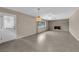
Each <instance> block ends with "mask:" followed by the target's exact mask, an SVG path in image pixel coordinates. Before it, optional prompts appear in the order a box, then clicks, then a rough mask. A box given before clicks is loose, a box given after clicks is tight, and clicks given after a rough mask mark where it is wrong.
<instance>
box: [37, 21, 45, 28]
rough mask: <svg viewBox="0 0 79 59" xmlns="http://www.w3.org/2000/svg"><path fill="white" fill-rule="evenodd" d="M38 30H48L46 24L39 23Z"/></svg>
mask: <svg viewBox="0 0 79 59" xmlns="http://www.w3.org/2000/svg"><path fill="white" fill-rule="evenodd" d="M38 29H46V22H38Z"/></svg>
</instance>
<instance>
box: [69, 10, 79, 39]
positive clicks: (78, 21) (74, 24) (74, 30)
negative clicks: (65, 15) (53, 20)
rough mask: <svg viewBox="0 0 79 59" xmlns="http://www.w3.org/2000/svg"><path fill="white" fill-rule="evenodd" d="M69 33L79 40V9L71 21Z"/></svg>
mask: <svg viewBox="0 0 79 59" xmlns="http://www.w3.org/2000/svg"><path fill="white" fill-rule="evenodd" d="M69 31H70V33H71V34H72V35H73V36H74V37H75V38H76V39H77V40H79V9H78V10H77V11H76V12H75V13H74V14H73V15H72V16H71V17H70V19H69Z"/></svg>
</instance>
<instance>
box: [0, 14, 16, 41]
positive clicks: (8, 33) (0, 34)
mask: <svg viewBox="0 0 79 59" xmlns="http://www.w3.org/2000/svg"><path fill="white" fill-rule="evenodd" d="M15 38H16V17H15V16H14V15H8V14H3V13H2V14H0V42H6V41H9V40H12V39H15Z"/></svg>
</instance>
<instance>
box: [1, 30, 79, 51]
mask: <svg viewBox="0 0 79 59" xmlns="http://www.w3.org/2000/svg"><path fill="white" fill-rule="evenodd" d="M77 51H78V52H79V42H78V41H77V40H76V39H75V38H74V37H73V36H72V35H71V34H70V33H69V32H61V31H59V32H53V31H47V32H44V33H40V34H38V35H32V36H29V37H25V38H21V39H17V40H13V41H9V42H6V43H3V44H0V52H77Z"/></svg>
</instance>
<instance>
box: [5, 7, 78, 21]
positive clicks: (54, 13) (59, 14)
mask: <svg viewBox="0 0 79 59" xmlns="http://www.w3.org/2000/svg"><path fill="white" fill-rule="evenodd" d="M6 8H8V9H12V10H15V11H18V12H21V13H24V14H28V15H30V16H34V17H35V16H37V8H38V7H6ZM76 9H77V8H76V7H40V16H41V17H42V18H43V19H46V20H57V19H59V20H60V19H67V18H69V17H70V16H71V15H72V14H73V13H74V11H76Z"/></svg>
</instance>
